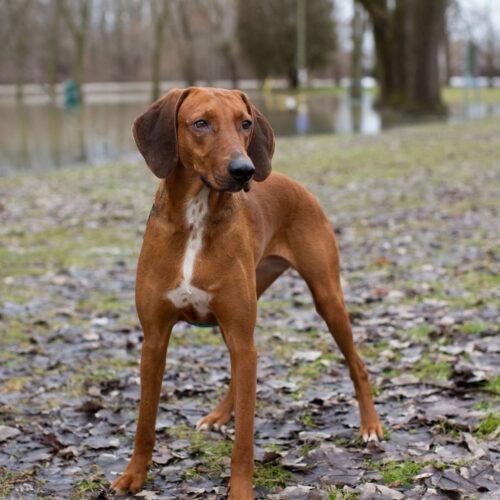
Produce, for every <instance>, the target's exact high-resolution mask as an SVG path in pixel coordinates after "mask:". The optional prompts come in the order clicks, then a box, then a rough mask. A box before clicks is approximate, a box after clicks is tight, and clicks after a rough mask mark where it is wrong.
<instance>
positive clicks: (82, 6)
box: [61, 0, 92, 103]
mask: <svg viewBox="0 0 500 500" xmlns="http://www.w3.org/2000/svg"><path fill="white" fill-rule="evenodd" d="M91 8H92V0H78V2H76V4H74V9H75V10H72V9H71V8H70V6H69V5H68V3H67V0H66V1H65V2H63V3H62V4H61V13H62V15H63V17H64V20H65V21H66V23H67V26H68V28H69V30H70V32H71V36H72V37H73V41H74V44H75V64H74V72H75V82H76V85H77V88H78V95H79V97H80V101H81V102H82V103H83V83H84V81H85V49H86V45H87V39H88V36H89V32H90V13H91Z"/></svg>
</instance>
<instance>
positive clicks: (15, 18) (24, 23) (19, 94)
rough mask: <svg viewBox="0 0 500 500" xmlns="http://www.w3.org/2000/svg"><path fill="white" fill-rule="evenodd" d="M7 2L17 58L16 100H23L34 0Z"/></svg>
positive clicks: (11, 37)
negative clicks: (29, 29)
mask: <svg viewBox="0 0 500 500" xmlns="http://www.w3.org/2000/svg"><path fill="white" fill-rule="evenodd" d="M6 2H7V12H8V15H9V24H10V32H9V38H10V39H11V40H13V43H14V54H15V58H16V77H15V82H16V100H17V101H18V102H22V101H23V99H24V88H23V85H24V79H25V71H26V61H27V58H28V19H29V17H28V14H29V10H30V7H31V4H32V0H24V1H22V2H21V1H16V0H6Z"/></svg>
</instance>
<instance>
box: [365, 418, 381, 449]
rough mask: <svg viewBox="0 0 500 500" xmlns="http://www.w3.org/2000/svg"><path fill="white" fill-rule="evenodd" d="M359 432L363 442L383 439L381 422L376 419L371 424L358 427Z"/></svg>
mask: <svg viewBox="0 0 500 500" xmlns="http://www.w3.org/2000/svg"><path fill="white" fill-rule="evenodd" d="M359 434H360V436H361V437H362V439H363V441H364V442H365V443H369V442H370V441H371V442H375V443H377V442H378V441H383V439H384V430H383V429H382V424H381V423H380V422H379V421H378V420H377V421H376V422H373V423H371V424H365V425H363V424H362V425H361V428H360V429H359Z"/></svg>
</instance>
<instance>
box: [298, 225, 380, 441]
mask: <svg viewBox="0 0 500 500" xmlns="http://www.w3.org/2000/svg"><path fill="white" fill-rule="evenodd" d="M315 228H317V229H318V230H317V231H314V230H313V231H312V232H316V233H317V234H308V235H307V241H305V239H304V237H303V235H301V238H297V239H296V241H295V242H294V244H293V245H292V246H291V247H292V248H294V252H293V253H294V257H293V260H294V262H293V266H294V267H295V268H296V269H297V271H298V272H299V273H300V274H301V276H302V277H303V278H304V279H305V281H306V283H307V285H308V286H309V289H310V290H311V293H312V296H313V299H314V303H315V306H316V310H317V312H318V314H319V315H320V316H321V317H322V318H323V319H324V320H325V322H326V324H327V326H328V329H329V331H330V333H331V335H332V337H333V338H334V340H335V342H336V343H337V345H338V347H339V349H340V351H341V352H342V354H343V356H344V358H345V360H346V362H347V365H348V367H349V374H350V377H351V380H352V382H353V384H354V389H355V391H356V397H357V399H358V403H359V410H360V414H361V426H360V434H361V436H362V437H363V439H364V440H365V441H370V440H372V441H375V440H378V438H380V439H382V438H383V432H382V426H381V424H380V421H379V419H378V416H377V413H376V411H375V406H374V403H373V396H372V390H371V386H370V382H369V379H368V372H367V370H366V367H365V365H364V363H363V361H362V360H361V358H360V356H359V354H358V352H357V351H356V348H355V346H354V342H353V336H352V330H351V325H350V321H349V316H348V314H347V310H346V307H345V304H344V298H343V294H342V287H341V283H340V272H339V267H340V265H339V253H338V248H337V243H336V240H335V236H334V234H333V231H332V230H331V228H330V227H329V224H328V223H327V222H326V221H325V224H324V225H323V226H322V225H321V224H318V225H316V226H315ZM298 256H300V259H299V258H298Z"/></svg>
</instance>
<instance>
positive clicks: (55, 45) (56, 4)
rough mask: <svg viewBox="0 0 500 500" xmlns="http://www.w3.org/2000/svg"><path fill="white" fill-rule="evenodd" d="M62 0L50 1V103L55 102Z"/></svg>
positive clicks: (48, 79) (48, 67)
mask: <svg viewBox="0 0 500 500" xmlns="http://www.w3.org/2000/svg"><path fill="white" fill-rule="evenodd" d="M61 7H62V0H52V15H51V20H50V30H49V34H48V43H47V46H48V49H49V50H48V60H47V83H48V91H49V96H50V100H51V103H52V104H53V105H55V104H56V101H57V91H56V84H57V62H58V59H59V24H60V23H59V20H60V18H61V15H62V10H61Z"/></svg>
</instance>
